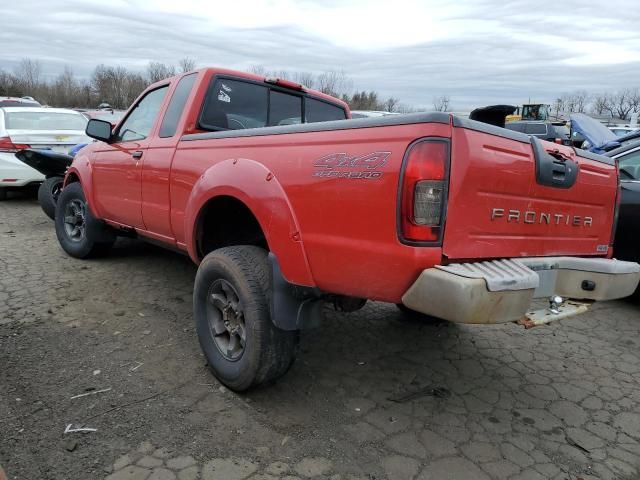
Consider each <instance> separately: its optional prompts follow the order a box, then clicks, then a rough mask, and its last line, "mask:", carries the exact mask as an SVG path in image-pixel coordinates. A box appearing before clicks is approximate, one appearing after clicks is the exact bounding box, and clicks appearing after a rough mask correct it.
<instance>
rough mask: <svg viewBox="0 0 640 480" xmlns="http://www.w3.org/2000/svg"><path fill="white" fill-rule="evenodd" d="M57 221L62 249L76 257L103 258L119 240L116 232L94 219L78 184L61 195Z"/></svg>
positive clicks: (56, 214) (68, 186)
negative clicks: (101, 256)
mask: <svg viewBox="0 0 640 480" xmlns="http://www.w3.org/2000/svg"><path fill="white" fill-rule="evenodd" d="M54 220H55V225H56V236H57V237H58V241H59V242H60V246H61V247H62V249H63V250H64V251H65V252H67V253H68V254H69V255H71V256H72V257H76V258H89V257H94V256H99V255H103V254H105V253H106V252H107V251H109V249H110V248H111V247H112V246H113V243H114V242H115V240H116V236H115V233H114V232H113V230H111V229H110V228H109V227H108V226H107V225H105V224H104V222H102V221H101V220H99V219H97V218H95V217H94V216H93V215H92V213H91V210H90V209H89V205H88V204H87V200H86V199H85V196H84V192H83V191H82V186H81V185H80V183H78V182H74V183H71V184H69V185H67V186H66V187H65V188H64V190H62V193H60V197H58V202H57V205H56V212H55V219H54Z"/></svg>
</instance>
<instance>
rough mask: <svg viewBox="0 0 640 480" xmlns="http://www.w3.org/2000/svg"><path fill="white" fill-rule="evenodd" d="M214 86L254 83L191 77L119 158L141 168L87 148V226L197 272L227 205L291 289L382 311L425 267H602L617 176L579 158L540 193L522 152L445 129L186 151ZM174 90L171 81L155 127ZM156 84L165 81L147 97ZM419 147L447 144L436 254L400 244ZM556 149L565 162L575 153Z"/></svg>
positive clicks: (272, 139) (246, 141)
mask: <svg viewBox="0 0 640 480" xmlns="http://www.w3.org/2000/svg"><path fill="white" fill-rule="evenodd" d="M216 74H225V75H232V76H235V77H241V78H247V79H250V80H255V81H264V78H263V77H259V76H257V75H250V74H242V73H239V72H233V71H228V70H219V69H203V70H200V71H198V73H197V75H198V78H197V80H196V82H195V86H194V89H193V91H192V92H191V95H190V97H189V100H188V101H187V104H186V107H185V111H184V112H183V115H182V117H181V119H180V121H179V123H178V129H177V132H178V133H177V134H176V135H175V136H173V137H171V138H159V137H158V136H157V131H158V129H159V123H160V121H159V120H158V121H156V124H155V126H154V128H153V130H152V134H151V135H150V136H149V137H148V138H147V139H146V140H144V141H143V142H139V144H138V145H136V146H127V149H126V150H132V149H133V150H136V149H144V154H143V156H142V158H141V159H140V161H139V162H135V161H133V160H132V159H131V157H130V156H129V157H128V158H126V159H125V157H124V156H122V157H121V155H124V154H125V153H126V152H124V149H123V148H122V147H123V145H122V144H121V145H107V144H104V143H95V144H92V145H90V146H88V147H86V148H85V149H83V150H81V152H80V153H79V154H78V156H77V157H76V159H75V160H74V162H73V164H72V166H71V167H70V169H69V172H68V176H67V181H69V178H70V176H71V175H74V176H76V177H77V178H79V180H80V181H81V182H82V184H83V189H84V191H85V194H86V197H87V199H88V201H89V205H90V208H91V209H92V211H93V213H94V214H95V215H96V216H97V217H99V218H102V219H104V220H107V221H108V222H109V223H111V224H115V225H120V226H126V227H133V228H135V229H136V230H137V231H138V232H139V233H140V234H141V235H145V236H148V237H152V238H154V239H157V240H161V241H164V242H166V243H167V244H168V245H169V246H172V247H178V248H180V249H183V250H186V251H187V252H188V253H189V255H190V256H191V258H192V259H193V260H194V261H195V262H196V263H197V262H199V261H200V260H201V259H200V254H199V252H198V251H197V245H196V240H195V239H196V228H197V225H198V219H199V218H200V215H201V212H202V211H203V210H202V209H203V208H204V207H205V206H206V204H207V202H208V201H209V200H211V199H212V198H215V197H218V196H222V195H224V196H232V197H235V198H236V199H238V200H240V201H242V202H243V203H244V204H245V205H246V206H247V207H248V208H249V209H250V210H251V212H252V213H253V214H254V215H255V217H256V219H257V220H258V222H259V224H260V226H261V227H262V230H263V232H264V234H265V236H266V240H267V243H268V245H269V248H270V250H271V251H272V252H273V253H274V254H275V255H276V256H277V258H278V260H279V262H280V266H281V269H282V272H283V274H284V276H285V277H286V279H287V280H288V281H289V282H291V283H295V284H299V285H306V286H314V287H318V288H320V289H321V290H323V291H326V292H330V293H337V294H342V295H351V296H356V297H363V298H369V299H378V300H384V301H389V302H398V301H400V298H401V296H402V295H403V294H404V292H405V291H406V290H407V289H408V288H409V286H410V285H411V284H412V283H413V282H414V281H415V279H416V278H417V277H418V275H419V274H420V272H421V271H422V270H424V269H425V268H429V267H432V266H434V265H436V264H440V263H443V262H446V261H450V260H454V259H462V258H464V259H479V258H489V257H517V256H523V255H528V256H542V255H556V254H569V255H596V254H599V255H600V256H605V255H606V254H607V252H600V253H597V252H596V247H597V245H600V244H606V245H608V244H609V235H610V231H611V222H612V218H613V205H614V199H615V191H616V188H617V176H616V175H617V172H616V171H615V168H614V167H610V166H607V165H604V164H600V163H597V162H595V161H592V160H587V159H582V158H578V159H577V161H579V162H580V166H581V172H580V174H579V177H578V183H577V185H575V186H574V187H573V188H571V189H568V190H560V189H555V188H554V189H552V188H548V187H541V186H539V185H537V184H536V180H535V167H534V163H533V156H532V149H531V145H529V144H527V143H521V142H518V141H515V140H511V139H507V138H502V137H497V136H491V135H488V134H485V133H480V132H476V131H471V130H466V129H462V128H457V127H456V128H454V127H452V126H451V125H450V124H443V123H417V124H408V125H386V126H376V127H369V128H353V129H345V130H331V131H317V132H299V133H286V134H278V135H263V136H245V137H236V138H210V139H198V140H186V139H182V138H181V137H182V136H183V135H184V134H189V133H197V132H198V129H197V127H196V125H197V118H198V115H199V112H200V106H201V104H202V102H203V99H204V96H205V93H206V90H207V88H208V85H209V83H210V81H211V79H212V78H213V76H214V75H216ZM179 78H180V77H176V78H174V79H171V86H170V88H169V92H168V95H167V97H166V99H165V102H164V105H163V107H162V109H161V111H160V116H159V118H162V117H163V115H164V113H165V110H166V108H167V104H168V102H169V99H170V98H171V95H172V93H173V91H174V89H175V86H176V83H177V81H178V80H179ZM161 84H166V81H164V82H160V83H158V84H156V85H155V86H152V87H150V89H153V88H156V87H157V86H159V85H161ZM310 93H311V94H313V95H316V93H315V92H310ZM317 96H319V97H323V98H324V99H325V100H328V101H331V102H333V103H335V104H338V105H342V106H344V107H345V108H347V107H346V105H345V104H344V103H342V102H340V101H338V100H336V99H333V98H331V97H328V96H323V95H321V94H317ZM347 112H348V109H347ZM424 137H441V138H445V139H451V152H452V153H451V155H452V158H451V166H450V179H449V198H448V205H447V212H446V224H445V229H444V241H443V242H444V243H443V247H439V246H430V247H425V246H409V245H405V244H403V243H401V241H400V240H399V237H398V230H397V224H398V198H399V196H398V194H399V192H398V190H399V184H400V175H401V170H402V162H403V158H404V155H405V152H406V151H407V147H408V146H409V145H410V144H411V143H412V142H414V141H415V140H416V139H420V138H424ZM548 145H552V144H548ZM548 145H547V146H548ZM553 146H554V148H559V149H561V150H562V151H563V152H565V153H566V155H569V156H573V157H574V158H575V153H574V152H573V150H571V149H569V148H564V147H561V146H558V145H553ZM373 152H382V156H383V157H384V158H385V159H386V160H385V162H383V163H382V164H381V166H380V168H379V173H380V175H379V176H377V177H376V178H369V179H363V178H358V179H356V178H336V177H323V176H319V172H320V173H321V172H322V171H323V168H322V165H321V164H320V166H318V165H314V163H316V162H317V161H318V160H319V159H321V158H323V157H326V156H327V155H332V154H345V155H346V156H348V157H358V158H360V157H364V158H367V157H366V156H367V155H369V154H371V153H373ZM492 208H503V209H510V208H518V209H521V210H523V211H527V210H529V209H553V212H558V213H562V214H571V215H581V216H589V215H590V216H592V217H593V225H592V226H591V227H590V228H587V227H572V226H564V225H560V226H553V227H555V228H551V226H549V225H530V224H526V225H525V224H516V223H514V222H508V221H507V219H500V220H504V221H503V222H499V221H491V211H492ZM545 211H546V210H545ZM447 257H448V259H449V260H447Z"/></svg>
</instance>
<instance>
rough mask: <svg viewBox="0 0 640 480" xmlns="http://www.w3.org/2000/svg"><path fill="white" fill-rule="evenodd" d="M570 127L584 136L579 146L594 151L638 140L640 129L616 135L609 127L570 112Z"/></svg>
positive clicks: (613, 147) (603, 150) (600, 151)
mask: <svg viewBox="0 0 640 480" xmlns="http://www.w3.org/2000/svg"><path fill="white" fill-rule="evenodd" d="M571 129H572V131H573V132H574V133H575V132H578V133H579V134H581V135H582V136H583V137H584V139H585V140H584V142H583V143H582V146H581V148H582V149H584V150H589V151H590V152H594V153H605V152H609V151H611V150H615V149H616V148H619V147H622V146H625V145H630V144H632V143H635V142H637V141H638V140H640V130H634V131H632V132H629V133H627V134H625V135H622V136H617V135H616V134H615V133H613V132H612V131H611V130H610V129H609V128H607V127H606V126H604V125H603V124H602V123H600V122H599V121H597V120H596V119H594V118H591V117H589V116H588V115H585V114H583V113H573V114H571Z"/></svg>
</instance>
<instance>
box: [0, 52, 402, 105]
mask: <svg viewBox="0 0 640 480" xmlns="http://www.w3.org/2000/svg"><path fill="white" fill-rule="evenodd" d="M195 68H196V64H195V61H194V60H192V59H190V58H184V59H182V60H181V61H180V62H178V65H175V66H174V65H167V64H164V63H159V62H150V63H149V64H148V65H147V68H146V70H145V71H144V72H136V71H131V70H128V69H126V68H125V67H122V66H110V65H103V64H100V65H98V66H97V67H96V68H95V69H94V71H93V73H92V74H91V77H90V78H89V79H78V78H76V77H75V75H74V73H73V70H72V69H71V67H68V66H67V67H65V69H64V71H63V72H62V73H61V74H60V75H58V76H57V77H56V78H55V79H45V77H44V75H43V73H42V63H41V62H40V61H39V60H33V59H28V58H27V59H23V60H22V61H21V62H20V63H19V65H18V67H17V68H16V69H15V70H14V71H13V72H7V71H4V70H0V96H14V97H22V96H31V97H33V98H35V99H36V100H38V101H39V102H40V103H42V104H43V105H49V106H52V107H72V108H96V107H97V106H98V105H99V104H101V103H108V104H109V105H111V106H112V107H113V108H116V109H126V108H128V107H129V106H130V105H131V103H132V102H133V101H134V100H135V98H136V97H137V96H138V95H140V93H141V92H142V91H143V90H144V89H145V88H146V87H147V86H148V85H150V84H151V83H154V82H157V81H159V80H162V79H164V78H167V77H171V76H173V75H175V74H177V73H181V72H188V71H190V70H193V69H195ZM251 71H252V72H254V73H257V74H261V75H265V76H277V77H280V78H286V79H289V80H293V81H296V82H298V83H301V84H303V85H305V86H306V87H309V88H313V89H316V90H319V91H321V92H323V93H327V94H329V95H333V96H335V97H338V98H341V99H343V100H344V101H346V102H347V103H348V104H349V106H350V107H351V108H352V109H354V110H385V111H389V112H396V111H403V112H407V111H413V110H414V109H412V108H411V107H409V106H406V105H403V104H401V103H400V101H399V100H398V99H397V98H393V97H390V98H386V99H385V98H381V96H380V95H379V94H378V93H377V92H375V91H360V92H358V91H356V92H353V82H352V81H351V80H350V79H349V78H348V77H347V76H346V75H345V74H344V72H334V71H331V72H325V73H321V74H314V73H308V72H291V71H279V72H274V71H268V70H266V69H265V68H264V67H262V66H254V67H252V68H251Z"/></svg>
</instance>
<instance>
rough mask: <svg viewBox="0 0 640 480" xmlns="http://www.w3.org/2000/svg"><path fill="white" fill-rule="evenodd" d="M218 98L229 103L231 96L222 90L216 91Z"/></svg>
mask: <svg viewBox="0 0 640 480" xmlns="http://www.w3.org/2000/svg"><path fill="white" fill-rule="evenodd" d="M218 100H219V101H221V102H225V103H231V97H230V96H229V95H227V94H226V93H224V92H223V91H222V90H220V91H219V92H218Z"/></svg>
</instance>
